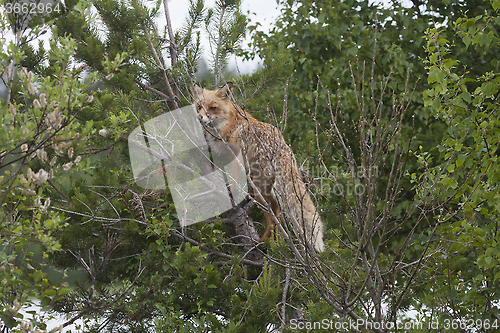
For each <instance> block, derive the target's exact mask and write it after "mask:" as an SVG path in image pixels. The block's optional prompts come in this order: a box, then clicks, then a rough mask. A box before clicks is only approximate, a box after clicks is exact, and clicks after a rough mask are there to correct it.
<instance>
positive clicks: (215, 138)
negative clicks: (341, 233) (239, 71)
mask: <svg viewBox="0 0 500 333" xmlns="http://www.w3.org/2000/svg"><path fill="white" fill-rule="evenodd" d="M191 91H192V94H193V97H194V107H195V108H196V110H197V111H198V117H199V119H200V121H201V123H202V125H203V126H204V128H205V131H206V132H207V135H206V137H207V141H208V144H209V145H210V146H211V147H212V149H214V147H215V149H216V150H221V149H219V148H217V147H220V146H221V145H220V143H221V142H223V143H225V144H227V145H228V146H229V147H230V149H231V150H232V153H233V154H234V156H238V155H239V156H242V157H243V161H242V162H243V165H244V166H245V168H246V169H247V171H248V173H249V176H250V179H251V181H252V182H253V185H254V186H253V188H252V189H253V191H254V196H255V199H256V200H257V202H259V203H260V204H261V205H262V206H264V207H268V208H270V209H271V210H272V212H273V213H274V215H275V216H276V217H278V216H279V214H280V208H281V210H282V211H283V213H286V217H287V218H289V219H290V220H291V221H292V226H293V230H294V232H295V233H296V235H297V237H299V238H300V239H302V240H304V237H305V241H306V242H307V243H308V244H311V245H312V246H313V247H314V248H315V249H316V250H317V251H323V250H324V244H323V223H322V222H321V219H320V217H319V215H318V211H317V209H316V207H315V205H314V203H313V201H312V200H311V197H310V196H309V194H308V193H307V190H306V187H305V185H304V183H303V181H302V179H301V177H300V174H299V172H298V169H297V162H296V160H295V156H294V155H293V152H292V150H291V149H290V147H289V146H288V145H287V144H286V143H285V141H284V139H283V137H282V135H281V133H280V132H279V130H278V129H277V128H276V127H274V126H272V125H271V124H268V123H264V122H260V121H258V120H257V119H255V118H254V117H252V115H250V114H249V113H247V112H245V111H243V110H242V109H241V108H239V107H238V106H237V105H236V104H234V102H233V100H232V99H231V94H232V83H231V82H229V83H228V84H226V85H225V86H223V87H221V88H219V89H217V90H207V89H203V88H201V87H200V86H198V85H196V84H192V85H191ZM224 146H226V145H224ZM221 153H223V154H228V153H229V154H231V151H230V150H229V149H227V148H226V149H225V151H223V152H221ZM240 154H241V155H240ZM259 193H260V195H259ZM264 215H265V216H266V222H267V227H266V231H265V232H264V235H263V236H262V238H261V239H265V238H267V237H269V236H270V235H271V230H272V228H273V227H274V222H273V218H272V215H271V214H270V211H269V210H264Z"/></svg>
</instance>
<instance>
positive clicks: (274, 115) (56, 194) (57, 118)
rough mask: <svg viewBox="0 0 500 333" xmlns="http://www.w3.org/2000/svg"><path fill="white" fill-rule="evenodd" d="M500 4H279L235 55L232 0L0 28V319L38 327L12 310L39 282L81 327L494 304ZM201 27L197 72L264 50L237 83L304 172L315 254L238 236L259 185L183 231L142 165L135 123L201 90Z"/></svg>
mask: <svg viewBox="0 0 500 333" xmlns="http://www.w3.org/2000/svg"><path fill="white" fill-rule="evenodd" d="M499 4H500V2H498V1H493V2H492V5H493V6H491V4H490V3H488V2H482V1H481V2H479V1H459V2H451V1H434V0H430V1H427V2H419V1H413V7H411V8H405V7H404V6H403V5H402V4H401V3H399V2H397V1H394V2H393V3H392V7H391V8H382V7H380V6H376V5H374V4H373V2H371V1H354V0H347V1H335V0H318V1H314V0H303V1H294V0H287V1H280V5H281V8H282V13H281V16H280V17H279V19H278V20H277V22H276V25H275V26H274V27H273V29H272V31H271V32H270V33H269V34H264V33H262V32H258V31H257V26H258V24H257V25H256V26H250V27H249V31H250V32H253V33H254V40H253V44H252V47H253V49H252V50H250V51H244V50H241V49H240V48H239V43H240V42H241V39H242V34H243V32H244V30H245V25H246V22H247V21H246V18H245V17H244V16H243V15H242V14H241V12H240V6H241V3H240V1H229V0H227V1H224V0H220V1H217V2H216V4H215V6H214V8H205V4H204V2H203V1H202V0H192V1H190V2H189V14H188V17H187V19H186V21H185V24H184V26H183V27H182V28H181V29H179V30H178V31H173V29H172V27H171V26H170V18H169V12H168V1H163V2H162V1H156V2H153V3H146V2H141V1H137V0H130V1H112V0H103V1H92V2H83V1H82V2H78V3H77V4H75V3H67V6H66V7H64V8H63V10H64V12H63V14H62V15H60V17H57V18H54V19H56V20H55V21H54V22H53V23H49V24H52V25H53V29H52V37H51V42H50V48H49V49H47V50H45V49H44V47H43V44H39V45H38V47H34V45H32V43H29V41H30V40H32V39H37V38H39V35H40V34H41V31H42V30H43V29H44V28H46V27H47V26H48V25H43V24H42V25H40V26H38V27H37V26H34V25H33V24H32V25H31V26H30V27H29V29H25V30H24V31H23V32H22V33H21V34H19V35H17V36H16V39H15V40H14V41H13V42H7V41H6V39H5V38H3V39H2V40H1V41H2V51H1V54H0V61H1V64H0V65H1V68H2V71H3V74H2V81H3V84H4V86H5V89H4V90H5V93H4V94H3V95H2V98H3V99H1V100H0V112H1V113H2V126H1V130H0V195H1V196H0V200H1V201H0V242H1V243H0V244H1V246H2V252H0V322H1V325H3V326H0V328H1V329H3V330H5V331H23V330H24V331H26V330H28V331H35V330H46V325H45V321H46V320H47V318H49V317H50V315H49V314H47V313H45V312H44V313H43V315H39V314H35V313H31V314H29V315H31V316H29V315H28V314H26V312H23V311H22V310H23V309H25V308H26V307H27V306H30V305H32V304H33V303H35V301H34V299H35V298H36V299H39V300H40V301H41V304H42V306H43V307H44V309H45V310H48V309H50V310H51V311H53V312H52V315H56V314H65V315H67V316H68V319H67V320H66V322H65V323H64V325H66V326H68V325H69V324H74V323H83V324H82V327H80V328H81V329H82V330H84V331H90V332H101V331H109V332H148V331H158V332H172V331H175V332H265V331H277V330H280V331H283V332H287V331H293V327H292V325H291V323H292V320H294V321H295V322H297V321H298V322H304V321H309V322H320V321H321V320H322V319H324V318H328V319H332V321H333V322H336V321H338V322H342V321H346V320H348V317H349V316H350V318H351V319H355V318H360V319H362V320H363V321H366V322H404V321H405V320H406V321H411V319H405V316H404V315H405V313H406V312H407V311H408V310H409V309H414V310H416V311H417V312H418V315H417V319H419V320H422V321H425V322H427V323H432V322H434V321H436V320H439V321H440V322H442V323H443V321H444V320H446V319H460V320H475V321H474V325H476V323H478V321H476V320H477V319H481V320H483V322H484V320H485V319H488V320H490V321H492V322H493V321H494V320H497V319H499V316H500V314H499V313H498V295H499V290H498V287H497V286H498V279H499V278H500V271H499V269H498V267H499V265H498V264H499V261H500V250H499V248H498V242H499V236H498V230H497V229H498V228H497V221H498V217H499V207H500V206H499V204H498V198H499V194H498V193H499V191H498V180H499V179H498V177H499V176H498V174H499V171H500V170H497V169H498V166H497V165H498V163H497V156H498V144H499V143H498V138H499V135H498V134H499V119H498V115H497V114H498V110H497V105H498V101H497V99H498V86H499V83H500V75H499V69H498V59H497V56H496V54H497V53H498V46H499V36H498V24H499V18H498V14H497V10H498V7H499ZM163 14H165V15H166V18H167V24H166V26H165V28H164V29H162V28H160V27H158V26H157V25H156V21H157V19H158V17H159V16H160V15H163ZM40 23H41V22H40ZM7 29H8V23H7V20H6V19H5V18H4V19H3V20H2V22H1V30H2V32H6V31H7ZM204 32H207V33H208V35H209V39H210V41H211V44H210V47H211V48H212V49H211V50H209V51H210V52H209V53H210V55H211V57H212V59H211V67H212V68H211V72H212V74H213V78H214V81H215V82H210V83H208V81H207V82H204V84H205V86H208V85H211V84H212V83H215V86H219V85H220V83H221V82H224V81H230V80H231V78H229V76H228V74H227V72H226V71H225V65H226V62H227V59H228V56H229V55H230V54H233V53H239V54H241V55H244V56H246V57H254V56H256V55H259V56H260V57H261V58H262V59H263V61H264V68H262V69H260V70H259V71H257V72H256V73H254V74H252V75H248V76H245V77H243V78H236V79H235V78H233V81H234V82H241V85H240V87H239V89H238V90H239V91H238V92H237V93H236V98H237V99H239V100H238V102H241V103H240V104H241V105H242V106H244V107H245V108H246V109H249V110H257V111H260V112H257V113H256V116H257V117H259V118H261V119H263V120H266V121H269V122H272V123H274V124H275V125H277V126H278V127H279V128H280V130H283V131H284V133H285V137H286V140H287V141H288V142H291V146H292V147H293V150H294V151H295V152H296V155H297V158H298V162H299V164H300V165H302V167H303V169H304V170H305V171H309V173H310V174H311V175H312V177H313V178H316V179H315V181H311V182H310V183H309V184H308V186H309V187H310V189H311V190H312V192H313V193H314V194H315V195H316V198H317V199H318V202H319V205H320V208H321V211H322V213H321V214H322V219H323V220H324V222H325V225H326V233H325V239H326V244H327V247H328V249H327V251H325V253H321V254H319V255H318V256H315V255H310V254H309V253H307V251H303V250H301V248H300V246H297V244H296V243H295V242H293V241H289V240H287V239H286V238H285V237H283V235H280V234H278V235H276V237H275V239H273V240H269V241H267V242H266V243H265V244H264V245H262V244H261V245H259V246H258V249H257V250H256V249H253V243H252V245H251V246H250V247H249V245H248V244H247V243H245V242H244V240H242V239H243V237H242V235H241V234H240V233H239V231H238V230H237V229H236V227H235V223H234V221H235V220H236V219H237V216H240V215H242V214H240V213H241V212H243V213H244V214H243V215H245V214H246V215H248V211H249V209H250V207H251V206H252V203H251V202H244V203H243V205H242V207H240V209H241V210H239V211H238V210H235V212H233V213H232V214H231V213H228V214H226V215H223V216H220V217H217V218H214V219H210V220H207V221H205V223H199V224H195V225H192V226H189V227H187V228H182V227H180V226H179V223H178V218H177V216H176V213H175V209H174V208H175V207H174V205H173V201H172V196H171V193H170V192H169V190H168V189H167V190H165V191H157V190H146V189H143V188H140V187H138V186H137V185H136V184H135V183H134V179H133V173H132V171H131V165H130V157H129V156H128V154H129V151H128V147H127V141H126V139H127V136H128V134H129V133H130V132H131V131H132V130H133V129H134V128H136V127H137V126H142V125H143V124H144V123H145V122H146V121H148V120H150V119H152V118H155V117H157V116H158V115H160V114H162V113H164V112H167V111H169V110H172V109H176V108H178V107H180V106H184V105H188V104H190V103H191V98H190V96H189V90H188V89H187V88H188V86H189V81H190V80H192V79H194V77H195V76H196V73H197V71H198V66H199V63H200V61H201V54H202V47H201V38H202V37H201V36H202V35H203V34H202V33H204ZM424 36H425V38H423V37H424ZM303 162H305V163H304V164H303ZM156 172H158V173H163V172H164V170H163V169H159V170H156ZM315 188H316V189H315ZM360 188H363V189H364V190H365V191H364V192H363V193H357V192H356V191H355V190H356V189H358V190H359V189H360ZM261 219H262V216H261V212H260V211H259V210H256V209H254V211H252V212H251V214H249V215H248V220H246V221H251V222H255V221H259V220H261ZM283 223H286V221H283ZM255 224H257V223H255ZM257 229H258V230H261V229H262V228H261V227H260V226H257ZM35 245H36V246H35ZM255 252H257V253H258V254H260V256H261V257H260V258H262V257H263V256H264V255H265V260H259V259H255V260H253V259H252V258H251V255H255ZM40 253H41V259H39V258H37V255H38V254H40ZM256 258H259V257H258V256H257V257H256ZM49 268H51V269H54V268H55V269H56V270H57V271H59V272H60V271H64V276H63V277H62V278H61V277H60V276H59V277H58V278H59V280H62V282H60V281H59V282H58V281H57V280H58V279H57V278H54V276H55V275H57V274H56V273H54V270H52V271H50V270H49ZM69 273H76V274H77V277H76V278H73V277H72V278H71V279H69V278H68V276H67V274H69ZM58 275H61V274H60V273H59V274H58ZM68 282H69V283H68ZM475 328H477V329H478V331H485V332H486V331H493V328H492V327H490V328H486V327H484V326H483V327H478V326H477V325H476V327H475ZM481 329H482V330H481ZM331 330H332V331H333V330H334V329H331ZM312 331H314V330H313V329H312ZM337 331H342V330H340V329H339V330H337ZM373 331H377V330H376V329H374V330H373ZM379 331H380V330H379ZM414 331H418V330H414Z"/></svg>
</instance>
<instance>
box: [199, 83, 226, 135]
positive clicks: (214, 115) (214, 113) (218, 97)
mask: <svg viewBox="0 0 500 333" xmlns="http://www.w3.org/2000/svg"><path fill="white" fill-rule="evenodd" d="M232 90H233V83H232V82H228V83H227V84H226V85H224V86H223V87H221V88H219V89H216V90H207V89H204V88H202V87H200V86H199V85H197V84H196V83H194V82H191V93H192V94H193V98H194V103H193V105H194V107H195V109H196V111H197V112H198V119H199V120H200V122H201V123H202V125H208V126H212V127H214V128H216V129H219V130H222V129H223V128H224V126H225V125H226V124H227V123H228V122H229V121H230V118H231V115H232V114H233V110H234V106H233V103H232V102H231V99H230V97H231V93H232Z"/></svg>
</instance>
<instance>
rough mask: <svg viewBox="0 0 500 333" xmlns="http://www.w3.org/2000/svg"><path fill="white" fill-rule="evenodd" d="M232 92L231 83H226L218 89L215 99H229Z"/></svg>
mask: <svg viewBox="0 0 500 333" xmlns="http://www.w3.org/2000/svg"><path fill="white" fill-rule="evenodd" d="M232 92H233V83H232V82H228V83H226V84H225V85H224V86H223V87H220V88H219V90H217V97H219V98H226V97H230V96H231V94H232Z"/></svg>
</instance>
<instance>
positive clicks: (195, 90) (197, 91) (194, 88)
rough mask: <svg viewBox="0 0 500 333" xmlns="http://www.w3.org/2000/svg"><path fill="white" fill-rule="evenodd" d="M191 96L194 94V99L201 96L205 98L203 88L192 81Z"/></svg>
mask: <svg viewBox="0 0 500 333" xmlns="http://www.w3.org/2000/svg"><path fill="white" fill-rule="evenodd" d="M191 94H193V98H194V99H198V98H201V96H203V88H202V87H200V86H199V85H198V84H197V83H196V82H194V81H191Z"/></svg>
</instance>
